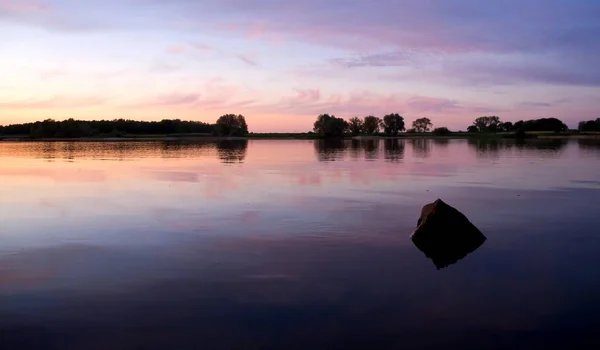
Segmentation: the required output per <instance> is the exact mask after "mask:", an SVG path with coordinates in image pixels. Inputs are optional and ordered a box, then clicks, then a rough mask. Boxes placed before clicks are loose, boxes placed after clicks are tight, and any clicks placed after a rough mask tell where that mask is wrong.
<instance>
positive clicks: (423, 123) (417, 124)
mask: <svg viewBox="0 0 600 350" xmlns="http://www.w3.org/2000/svg"><path fill="white" fill-rule="evenodd" d="M432 127H433V124H432V123H431V120H430V119H429V118H419V119H417V120H415V121H414V122H413V123H412V128H413V129H414V131H415V132H429V130H431V128H432Z"/></svg>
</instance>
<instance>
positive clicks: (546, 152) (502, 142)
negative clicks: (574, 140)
mask: <svg viewBox="0 0 600 350" xmlns="http://www.w3.org/2000/svg"><path fill="white" fill-rule="evenodd" d="M467 142H468V144H469V146H470V147H471V149H472V150H474V151H475V154H476V156H477V157H478V158H488V159H495V160H496V159H499V158H500V157H501V156H502V155H503V154H506V155H514V154H518V155H521V156H522V155H528V154H531V155H535V156H536V157H543V158H557V157H560V155H561V152H562V151H564V149H565V147H566V146H567V145H568V144H569V140H568V139H564V138H542V139H531V140H512V139H469V140H468V141H467Z"/></svg>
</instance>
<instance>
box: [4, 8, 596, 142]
mask: <svg viewBox="0 0 600 350" xmlns="http://www.w3.org/2000/svg"><path fill="white" fill-rule="evenodd" d="M0 40H1V41H0V124H9V123H16V122H25V121H34V120H42V119H46V118H55V119H64V118H70V117H73V118H79V119H114V118H132V119H144V120H160V119H163V118H180V119H192V120H202V121H207V122H213V121H214V120H216V119H217V117H218V116H220V115H221V114H224V113H236V114H238V113H240V114H243V115H245V116H246V118H247V121H248V124H249V126H250V130H251V131H255V132H268V131H282V132H293V131H301V132H304V131H308V130H310V129H311V128H312V123H313V121H314V119H315V117H316V116H317V115H318V114H320V113H332V114H335V115H337V116H341V117H345V118H348V117H352V116H365V115H369V114H372V115H377V116H382V115H383V114H387V113H394V112H397V113H400V114H402V115H403V116H404V117H405V120H406V121H407V123H410V122H412V121H413V120H414V119H416V118H419V117H429V118H430V119H431V120H432V121H433V123H434V125H436V126H448V127H450V128H451V129H454V130H459V129H463V130H464V129H466V127H467V126H468V125H469V124H471V122H472V120H473V119H474V118H475V117H477V116H481V115H498V116H500V118H501V119H503V120H511V121H515V120H519V119H528V118H537V117H558V118H561V119H563V120H564V121H565V122H567V124H569V126H570V127H575V126H576V124H577V122H578V121H579V120H583V119H591V118H596V117H600V1H598V0H502V1H500V0H494V1H492V0H490V1H481V0H372V1H366V0H296V1H293V0H291V1H284V0H103V1H82V0H39V1H29V0H0Z"/></svg>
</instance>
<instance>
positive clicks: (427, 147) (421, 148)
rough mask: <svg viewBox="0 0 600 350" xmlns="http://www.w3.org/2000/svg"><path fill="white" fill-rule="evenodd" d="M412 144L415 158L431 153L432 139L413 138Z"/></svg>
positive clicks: (424, 156) (425, 156) (427, 155)
mask: <svg viewBox="0 0 600 350" xmlns="http://www.w3.org/2000/svg"><path fill="white" fill-rule="evenodd" d="M410 144H411V145H412V149H413V156H414V157H415V158H427V157H429V155H430V153H431V139H425V138H420V139H412V140H410Z"/></svg>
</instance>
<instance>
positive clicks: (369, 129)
mask: <svg viewBox="0 0 600 350" xmlns="http://www.w3.org/2000/svg"><path fill="white" fill-rule="evenodd" d="M382 123H383V120H381V118H377V117H374V116H372V115H370V116H367V117H365V120H364V122H363V130H364V132H365V133H367V134H375V133H378V132H379V129H380V128H381V124H382Z"/></svg>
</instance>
